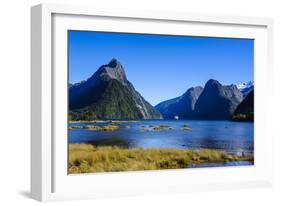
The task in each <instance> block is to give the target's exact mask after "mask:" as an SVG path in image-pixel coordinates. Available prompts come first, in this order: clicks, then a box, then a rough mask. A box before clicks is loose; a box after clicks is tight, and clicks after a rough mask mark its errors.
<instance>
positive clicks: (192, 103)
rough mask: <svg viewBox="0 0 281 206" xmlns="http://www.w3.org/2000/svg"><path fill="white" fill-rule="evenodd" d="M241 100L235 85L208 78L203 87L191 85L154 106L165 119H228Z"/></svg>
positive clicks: (241, 97) (241, 95) (240, 94)
mask: <svg viewBox="0 0 281 206" xmlns="http://www.w3.org/2000/svg"><path fill="white" fill-rule="evenodd" d="M242 100H243V93H242V92H241V91H240V90H239V89H238V88H237V86H236V85H234V84H232V85H222V84H220V83H219V82H218V81H216V80H214V79H210V80H209V81H207V83H206V84H205V86H204V88H202V87H200V86H198V87H194V88H193V87H192V88H190V89H188V90H187V92H185V93H184V94H183V95H182V96H180V97H177V98H174V99H171V100H166V101H164V102H161V103H159V104H158V105H156V106H155V108H156V109H157V110H158V111H160V113H161V114H162V115H163V117H164V118H167V119H173V118H175V117H179V118H180V119H229V118H231V116H232V114H233V113H234V110H235V109H236V108H237V106H238V105H239V104H240V103H241V102H242Z"/></svg>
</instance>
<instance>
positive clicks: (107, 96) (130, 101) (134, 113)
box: [69, 59, 162, 120]
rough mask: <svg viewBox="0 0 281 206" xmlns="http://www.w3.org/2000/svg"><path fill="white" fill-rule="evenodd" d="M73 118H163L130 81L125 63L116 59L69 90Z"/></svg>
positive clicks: (71, 117)
mask: <svg viewBox="0 0 281 206" xmlns="http://www.w3.org/2000/svg"><path fill="white" fill-rule="evenodd" d="M69 110H70V112H69V114H70V119H74V120H77V119H85V120H90V119H100V118H108V119H113V118H114V119H118V118H128V119H160V118H162V116H161V114H160V113H159V112H158V111H157V110H155V109H154V108H153V107H152V106H151V105H150V104H149V103H148V102H147V101H146V100H145V99H144V98H143V97H142V96H141V95H140V94H139V93H138V92H137V91H136V90H135V88H134V86H133V85H132V83H131V82H129V81H128V80H127V77H126V73H125V70H124V68H123V66H122V65H121V63H120V62H119V61H117V60H116V59H112V60H111V61H110V62H109V63H108V64H106V65H102V66H101V67H100V68H99V69H98V70H97V71H96V72H95V73H94V74H93V75H92V76H91V77H90V78H89V79H87V80H86V81H83V82H81V83H78V84H73V85H71V86H70V87H69Z"/></svg>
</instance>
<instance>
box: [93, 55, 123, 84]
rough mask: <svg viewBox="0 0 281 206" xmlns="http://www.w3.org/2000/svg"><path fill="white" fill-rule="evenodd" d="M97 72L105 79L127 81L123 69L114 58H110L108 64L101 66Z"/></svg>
mask: <svg viewBox="0 0 281 206" xmlns="http://www.w3.org/2000/svg"><path fill="white" fill-rule="evenodd" d="M97 73H98V75H99V76H101V77H103V78H104V79H107V80H110V79H116V80H118V81H120V82H122V83H123V84H126V82H127V77H126V73H125V70H124V68H123V66H122V64H121V63H120V62H119V61H118V60H117V59H116V58H113V59H111V60H110V62H109V63H108V64H105V65H103V66H101V67H100V69H99V71H98V72H97Z"/></svg>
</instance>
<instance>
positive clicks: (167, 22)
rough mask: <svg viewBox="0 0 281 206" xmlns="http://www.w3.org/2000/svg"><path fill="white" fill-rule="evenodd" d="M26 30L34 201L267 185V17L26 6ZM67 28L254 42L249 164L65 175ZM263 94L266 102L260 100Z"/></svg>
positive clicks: (270, 166)
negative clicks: (28, 37)
mask: <svg viewBox="0 0 281 206" xmlns="http://www.w3.org/2000/svg"><path fill="white" fill-rule="evenodd" d="M116 22H118V24H116ZM136 25H137V26H136ZM31 26H32V28H31V56H32V59H31V73H32V76H31V79H32V86H31V94H32V99H31V108H32V114H31V119H32V120H31V125H32V128H31V164H32V165H31V196H32V198H34V199H36V200H39V201H53V200H68V199H83V198H97V197H113V196H122V195H137V194H151V193H172V192H189V191H209V190H214V189H238V188H246V187H268V186H272V182H273V181H272V180H273V159H272V156H273V139H274V134H272V132H271V130H270V124H269V121H268V120H269V118H270V115H273V114H272V110H270V109H269V108H270V105H271V103H272V102H271V101H270V100H271V97H270V94H268V92H267V94H266V89H267V90H269V91H270V90H271V88H273V82H272V80H273V76H274V72H273V59H272V58H273V54H272V52H273V32H272V30H273V20H272V19H269V18H257V17H236V16H222V15H202V14H189V13H173V12H171V13H170V12H169V13H167V12H163V13H160V12H149V11H132V10H130V11H128V10H121V9H118V10H117V9H110V8H92V7H83V6H70V5H56V4H40V5H37V6H34V7H32V8H31ZM68 29H79V30H97V31H98V30H102V31H116V32H118V31H119V32H120V31H125V32H135V33H158V34H163V33H165V34H180V35H194V36H196V35H197V36H214V37H233V38H235V37H236V38H254V39H255V165H254V166H253V167H235V168H234V167H230V168H207V169H205V168H204V169H190V170H169V171H166V170H164V171H144V172H122V173H118V174H117V173H107V174H88V175H75V176H69V175H68V174H67V170H66V167H67V156H66V154H67V145H66V144H65V141H66V138H67V136H66V137H65V135H67V132H66V131H67V121H65V120H66V115H65V112H66V111H67V106H66V105H67V102H66V101H67V92H66V88H67V70H65V68H66V67H67V62H66V61H65V58H67V53H66V50H67V44H66V41H65V40H64V39H65V37H66V36H65V35H66V31H67V30H68ZM264 85H266V86H267V87H266V88H265V86H264ZM265 94H266V95H267V97H268V98H262V97H263V96H264V95H265ZM59 136H60V137H62V138H59ZM265 137H266V138H265Z"/></svg>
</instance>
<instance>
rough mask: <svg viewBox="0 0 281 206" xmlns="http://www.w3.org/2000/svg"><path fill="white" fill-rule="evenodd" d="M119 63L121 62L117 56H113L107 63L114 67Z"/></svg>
mask: <svg viewBox="0 0 281 206" xmlns="http://www.w3.org/2000/svg"><path fill="white" fill-rule="evenodd" d="M117 64H120V62H119V61H118V60H117V59H116V58H112V59H111V60H110V62H109V63H108V64H107V65H108V66H109V67H112V68H114V67H116V66H117Z"/></svg>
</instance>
